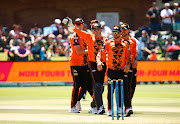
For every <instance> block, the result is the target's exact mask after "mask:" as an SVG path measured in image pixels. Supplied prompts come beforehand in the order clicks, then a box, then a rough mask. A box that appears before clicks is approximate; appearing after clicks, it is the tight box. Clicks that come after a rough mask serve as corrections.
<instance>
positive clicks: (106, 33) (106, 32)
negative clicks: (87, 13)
mask: <svg viewBox="0 0 180 124" xmlns="http://www.w3.org/2000/svg"><path fill="white" fill-rule="evenodd" d="M100 24H101V26H102V28H103V31H102V32H101V35H102V36H104V37H106V38H108V39H110V38H112V37H113V36H112V31H111V29H110V28H109V27H108V26H107V25H106V23H105V22H104V21H101V22H100Z"/></svg>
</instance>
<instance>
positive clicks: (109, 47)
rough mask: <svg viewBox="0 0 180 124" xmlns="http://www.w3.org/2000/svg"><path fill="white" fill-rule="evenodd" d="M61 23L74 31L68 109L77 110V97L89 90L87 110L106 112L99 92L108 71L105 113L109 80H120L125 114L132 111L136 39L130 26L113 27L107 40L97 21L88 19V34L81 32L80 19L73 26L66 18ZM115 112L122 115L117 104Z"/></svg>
mask: <svg viewBox="0 0 180 124" xmlns="http://www.w3.org/2000/svg"><path fill="white" fill-rule="evenodd" d="M63 23H64V24H66V25H67V26H68V28H69V30H72V31H74V34H73V35H72V37H71V39H70V46H71V51H70V67H71V73H72V76H73V81H74V86H73V89H72V97H71V109H70V112H72V113H80V111H81V105H80V100H81V99H82V97H83V95H84V94H85V93H86V91H88V92H89V94H90V95H91V97H92V102H91V108H90V110H89V113H92V114H104V113H105V107H104V103H103V98H102V94H103V92H104V86H103V84H104V78H105V73H106V70H107V75H108V94H107V100H108V107H107V108H108V111H107V115H108V116H112V110H111V81H112V80H119V81H120V80H123V88H124V106H125V115H126V116H127V117H128V116H130V115H131V114H133V110H132V104H131V101H132V98H133V95H134V91H135V87H136V72H137V69H136V68H137V60H136V58H137V50H136V46H137V45H138V41H137V40H136V39H135V38H134V37H131V36H130V35H129V32H130V27H129V25H128V24H126V23H124V24H121V25H119V26H114V28H113V37H114V38H112V39H108V38H105V37H103V36H102V35H101V32H102V30H103V29H102V26H101V24H100V22H99V21H98V20H92V21H91V23H90V27H91V32H90V33H89V32H85V31H83V27H84V21H83V19H81V18H77V19H76V20H75V25H73V23H72V20H71V19H70V18H69V17H66V18H64V19H63ZM114 87H115V82H114ZM119 89H120V85H119ZM119 93H120V92H119ZM119 96H121V95H119ZM119 103H121V98H119ZM118 113H119V114H121V106H120V105H119V111H118Z"/></svg>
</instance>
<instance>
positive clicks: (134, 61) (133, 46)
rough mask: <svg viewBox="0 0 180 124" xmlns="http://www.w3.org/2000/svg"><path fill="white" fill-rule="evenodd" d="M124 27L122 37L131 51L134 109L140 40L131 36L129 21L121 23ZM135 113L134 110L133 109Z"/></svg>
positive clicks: (131, 88)
mask: <svg viewBox="0 0 180 124" xmlns="http://www.w3.org/2000/svg"><path fill="white" fill-rule="evenodd" d="M121 28H122V32H121V37H122V39H124V42H125V43H126V44H127V45H128V47H129V50H128V52H129V53H130V55H131V56H130V70H129V72H128V81H129V83H128V84H129V95H130V106H131V109H132V104H131V101H132V98H133V95H134V92H135V88H136V73H137V55H138V53H137V51H138V50H136V48H137V45H138V41H137V39H135V38H133V37H131V36H130V35H129V32H130V27H129V25H128V24H127V23H123V24H122V25H121ZM131 112H132V114H133V111H131Z"/></svg>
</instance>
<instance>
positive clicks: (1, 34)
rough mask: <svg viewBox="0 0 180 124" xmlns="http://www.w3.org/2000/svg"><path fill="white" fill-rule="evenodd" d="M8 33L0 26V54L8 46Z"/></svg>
mask: <svg viewBox="0 0 180 124" xmlns="http://www.w3.org/2000/svg"><path fill="white" fill-rule="evenodd" d="M6 35H7V34H6V31H5V29H4V27H3V25H0V52H1V51H3V49H4V47H5V46H6V43H7V39H6Z"/></svg>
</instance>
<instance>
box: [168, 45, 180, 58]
mask: <svg viewBox="0 0 180 124" xmlns="http://www.w3.org/2000/svg"><path fill="white" fill-rule="evenodd" d="M167 52H172V54H171V60H178V56H179V54H180V47H179V46H177V45H172V46H170V47H169V48H168V49H167Z"/></svg>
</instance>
